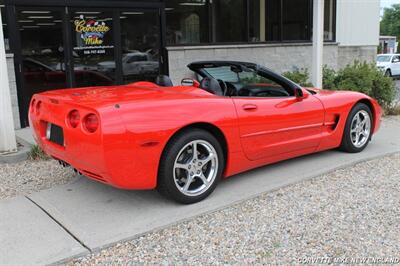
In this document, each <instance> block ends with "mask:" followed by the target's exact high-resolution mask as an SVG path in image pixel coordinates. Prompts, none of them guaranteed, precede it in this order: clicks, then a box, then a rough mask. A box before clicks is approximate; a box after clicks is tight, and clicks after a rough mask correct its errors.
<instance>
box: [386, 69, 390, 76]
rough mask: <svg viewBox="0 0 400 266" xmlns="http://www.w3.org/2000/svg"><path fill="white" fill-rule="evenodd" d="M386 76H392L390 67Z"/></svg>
mask: <svg viewBox="0 0 400 266" xmlns="http://www.w3.org/2000/svg"><path fill="white" fill-rule="evenodd" d="M385 76H386V77H391V76H392V71H391V70H390V69H388V70H386V72H385Z"/></svg>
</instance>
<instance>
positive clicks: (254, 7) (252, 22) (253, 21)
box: [248, 0, 265, 42]
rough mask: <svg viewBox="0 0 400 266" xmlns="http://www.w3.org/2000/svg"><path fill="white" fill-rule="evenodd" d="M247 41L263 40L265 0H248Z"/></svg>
mask: <svg viewBox="0 0 400 266" xmlns="http://www.w3.org/2000/svg"><path fill="white" fill-rule="evenodd" d="M248 14H249V41H250V42H265V0H249V12H248Z"/></svg>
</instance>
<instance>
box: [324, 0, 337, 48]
mask: <svg viewBox="0 0 400 266" xmlns="http://www.w3.org/2000/svg"><path fill="white" fill-rule="evenodd" d="M335 6H336V1H335V0H325V6H324V8H325V12H324V16H325V18H324V40H325V41H333V40H335V30H334V26H335V25H334V19H335V18H334V16H335Z"/></svg>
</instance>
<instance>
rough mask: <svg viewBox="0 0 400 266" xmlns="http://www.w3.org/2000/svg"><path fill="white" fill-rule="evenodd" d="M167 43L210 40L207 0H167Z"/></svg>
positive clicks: (191, 42) (205, 41)
mask: <svg viewBox="0 0 400 266" xmlns="http://www.w3.org/2000/svg"><path fill="white" fill-rule="evenodd" d="M165 13H166V20H167V44H193V43H194V44H195V43H207V42H209V23H208V20H209V17H208V4H207V1H206V0H167V1H166V8H165Z"/></svg>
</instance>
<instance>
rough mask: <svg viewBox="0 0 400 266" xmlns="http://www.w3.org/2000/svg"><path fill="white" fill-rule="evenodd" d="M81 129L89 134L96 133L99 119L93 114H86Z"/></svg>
mask: <svg viewBox="0 0 400 266" xmlns="http://www.w3.org/2000/svg"><path fill="white" fill-rule="evenodd" d="M83 127H84V128H85V129H86V131H87V132H89V133H94V132H96V130H97V128H98V127H99V118H98V117H97V115H95V114H88V115H87V116H85V118H84V119H83Z"/></svg>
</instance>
